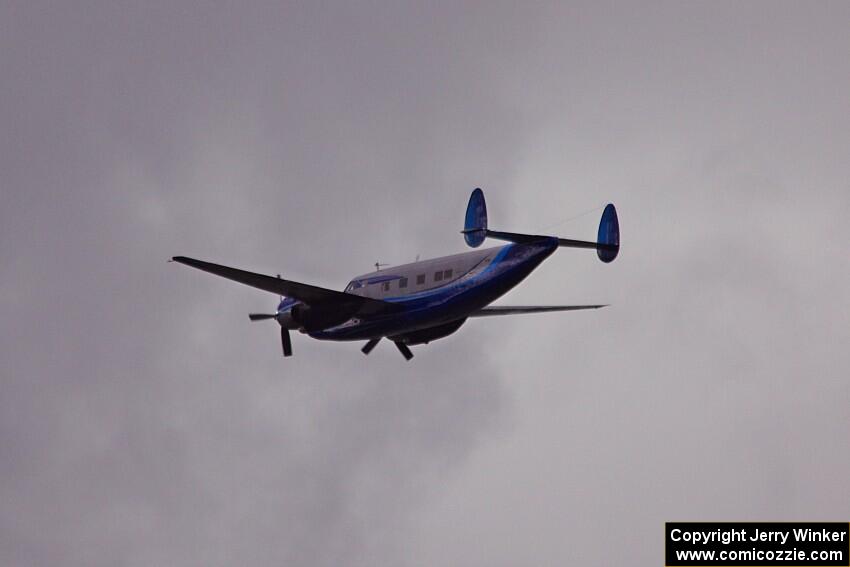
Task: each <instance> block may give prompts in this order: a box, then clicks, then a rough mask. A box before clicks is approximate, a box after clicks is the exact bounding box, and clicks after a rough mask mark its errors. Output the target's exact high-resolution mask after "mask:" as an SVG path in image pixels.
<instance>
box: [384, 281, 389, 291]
mask: <svg viewBox="0 0 850 567" xmlns="http://www.w3.org/2000/svg"><path fill="white" fill-rule="evenodd" d="M389 290H390V282H384V291H389Z"/></svg>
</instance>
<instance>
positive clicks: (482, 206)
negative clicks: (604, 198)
mask: <svg viewBox="0 0 850 567" xmlns="http://www.w3.org/2000/svg"><path fill="white" fill-rule="evenodd" d="M461 232H462V233H463V238H464V240H466V243H467V244H468V245H469V246H471V247H472V248H477V247H479V246H481V243H482V242H484V239H485V238H487V237H488V236H489V237H490V238H496V239H499V240H507V241H509V242H517V243H523V242H533V241H536V240H540V239H544V238H552V237H549V236H543V235H534V234H520V233H516V232H502V231H497V230H490V229H488V228H487V203H486V202H485V200H484V192H483V191H482V190H481V189H476V190H475V191H473V192H472V195H470V196H469V204H468V205H467V206H466V219H465V220H464V224H463V230H462V231H461ZM558 246H563V247H567V248H594V249H596V254H597V255H598V256H599V259H600V260H602V261H603V262H605V263H608V262H612V261H613V260H614V258H616V257H617V254H618V253H619V251H620V222H619V220H618V218H617V209H616V208H615V207H614V205H613V204H612V203H608V205H607V206H606V207H605V210H604V211H603V212H602V218H601V219H600V220H599V232H598V233H597V237H596V242H589V241H585V240H571V239H568V238H558Z"/></svg>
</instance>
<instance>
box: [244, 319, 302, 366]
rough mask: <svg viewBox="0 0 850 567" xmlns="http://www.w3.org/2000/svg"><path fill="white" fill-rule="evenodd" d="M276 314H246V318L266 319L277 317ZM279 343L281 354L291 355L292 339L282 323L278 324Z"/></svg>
mask: <svg viewBox="0 0 850 567" xmlns="http://www.w3.org/2000/svg"><path fill="white" fill-rule="evenodd" d="M277 316H278V314H277V313H249V314H248V318H249V319H250V320H251V321H266V320H268V319H277ZM278 322H280V321H278ZM280 344H281V346H282V347H283V356H292V339H291V338H290V337H289V329H287V328H286V327H284V326H283V325H281V326H280Z"/></svg>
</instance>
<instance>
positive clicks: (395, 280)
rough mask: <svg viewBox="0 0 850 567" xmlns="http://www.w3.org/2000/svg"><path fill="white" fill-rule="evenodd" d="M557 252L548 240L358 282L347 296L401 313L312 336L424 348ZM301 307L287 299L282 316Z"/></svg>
mask: <svg viewBox="0 0 850 567" xmlns="http://www.w3.org/2000/svg"><path fill="white" fill-rule="evenodd" d="M557 248H558V239H557V238H549V237H544V238H541V239H539V240H536V241H534V242H530V243H521V244H518V243H512V244H507V245H505V246H500V247H497V248H489V249H485V250H474V251H471V252H466V253H462V254H456V255H453V256H444V257H441V258H434V259H430V260H423V261H419V262H414V263H411V264H405V265H402V266H397V267H394V268H388V269H384V270H379V271H376V272H371V273H368V274H364V275H361V276H358V277H356V278H354V279H353V280H352V281H351V283H349V285H348V286H347V287H346V293H351V294H354V295H359V296H363V297H371V298H374V299H380V300H382V301H386V302H390V303H394V304H397V305H399V306H400V307H401V308H402V309H400V310H399V312H397V313H392V314H379V315H375V316H364V315H358V316H355V317H352V318H350V319H348V320H347V321H345V322H343V323H341V324H338V325H335V326H333V327H329V328H326V329H322V330H316V331H312V332H307V334H309V335H310V336H311V337H313V338H315V339H321V340H331V341H359V340H364V339H366V340H368V339H372V338H376V337H388V338H389V339H391V340H393V341H400V342H403V343H406V344H419V343H426V342H429V341H431V340H435V339H437V338H441V337H443V336H447V335H449V334H451V333H452V332H454V331H456V330H457V329H458V328H459V327H460V326H461V325H462V324H463V322H464V321H465V320H466V318H467V317H468V316H469V314H470V313H472V312H474V311H477V310H478V309H481V308H483V307H485V306H487V305H489V304H490V303H492V302H493V301H494V300H496V299H497V298H499V297H501V296H502V295H504V294H505V293H507V292H508V291H509V290H510V289H511V288H513V287H514V286H516V285H517V284H519V283H520V282H521V281H522V280H523V279H525V278H526V276H528V275H529V274H530V273H531V272H532V271H534V269H535V268H536V267H537V266H539V265H540V263H541V262H543V260H545V259H546V258H547V257H549V256H550V255H551V254H552V253H553V252H554V251H555V250H556V249H557ZM296 303H297V302H295V301H294V300H290V299H284V300H283V301H282V302H281V304H280V306H279V307H278V314H279V315H280V314H282V313H285V312H286V311H287V310H288V309H291V308H292V307H293V306H294V305H295V304H296Z"/></svg>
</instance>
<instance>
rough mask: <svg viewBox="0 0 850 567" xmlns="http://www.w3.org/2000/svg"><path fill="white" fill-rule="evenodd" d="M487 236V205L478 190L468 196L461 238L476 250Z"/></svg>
mask: <svg viewBox="0 0 850 567" xmlns="http://www.w3.org/2000/svg"><path fill="white" fill-rule="evenodd" d="M486 236H487V203H486V201H484V191H482V190H481V189H480V188H479V189H476V190H475V191H473V192H472V195H470V196H469V203H468V204H467V205H466V219H465V221H464V223H463V238H464V240H466V243H467V244H468V245H469V246H471V247H472V248H478V247H479V246H481V243H482V242H484V238H486Z"/></svg>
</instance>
